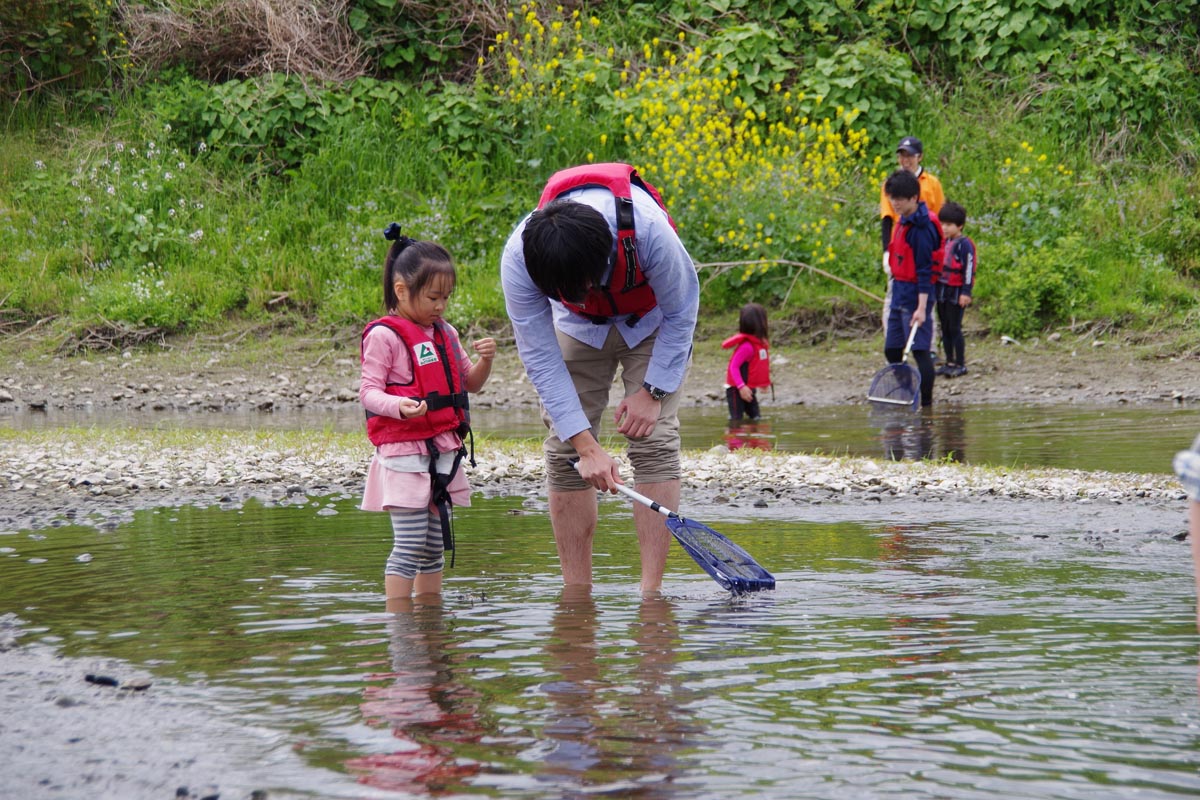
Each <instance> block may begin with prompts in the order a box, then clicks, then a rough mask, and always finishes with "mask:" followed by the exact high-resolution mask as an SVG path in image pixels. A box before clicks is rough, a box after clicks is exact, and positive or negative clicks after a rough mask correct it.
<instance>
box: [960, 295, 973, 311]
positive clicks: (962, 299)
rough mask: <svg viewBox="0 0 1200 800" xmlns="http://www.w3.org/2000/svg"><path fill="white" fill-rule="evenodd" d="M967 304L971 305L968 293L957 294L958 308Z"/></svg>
mask: <svg viewBox="0 0 1200 800" xmlns="http://www.w3.org/2000/svg"><path fill="white" fill-rule="evenodd" d="M969 305H971V295H969V294H960V295H959V296H958V307H959V308H966V307H967V306H969Z"/></svg>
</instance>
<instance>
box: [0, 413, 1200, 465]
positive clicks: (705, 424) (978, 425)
mask: <svg viewBox="0 0 1200 800" xmlns="http://www.w3.org/2000/svg"><path fill="white" fill-rule="evenodd" d="M0 405H3V404H0ZM355 408H357V406H355ZM352 411H353V409H349V410H344V411H342V410H339V411H315V410H297V411H287V412H280V413H264V412H253V411H246V412H222V413H219V414H213V413H199V412H196V413H188V412H162V413H151V412H136V411H134V412H130V411H124V412H113V411H110V410H103V411H92V412H89V411H80V410H69V409H55V410H53V411H48V412H45V413H40V414H32V413H30V412H29V411H28V410H27V409H23V408H7V409H6V408H0V426H6V427H12V428H18V429H20V428H55V427H59V428H61V427H65V426H81V427H92V426H101V427H102V426H131V427H138V428H146V429H157V428H205V427H217V428H227V429H233V430H270V429H275V428H278V429H287V430H304V429H316V430H325V429H332V430H337V431H346V432H350V431H354V432H357V431H360V430H361V429H362V413H361V411H360V412H357V414H355V413H351V412H352ZM870 412H871V409H870V408H869V406H867V405H847V406H824V407H809V406H804V405H795V406H773V407H771V409H770V421H769V423H765V422H764V423H760V424H768V425H769V428H759V429H758V430H754V429H750V428H747V429H746V430H744V431H732V430H731V429H730V426H729V418H728V414H727V413H726V410H725V408H724V407H715V406H703V407H692V408H681V409H680V411H679V416H680V422H681V426H680V435H681V436H682V437H683V446H684V447H686V448H694V449H708V448H710V447H712V446H714V445H716V444H720V443H722V442H725V443H726V444H727V445H730V446H733V445H738V446H741V447H746V446H760V445H766V444H769V445H770V449H775V450H784V451H792V452H796V451H800V452H825V453H835V454H838V455H843V454H844V455H849V456H870V457H878V456H879V454H880V428H881V427H882V426H881V425H880V424H876V422H875V421H874V420H872V419H871V416H870ZM924 413H925V414H926V415H928V416H927V417H926V418H928V419H932V420H933V432H932V434H929V433H928V432H924V433H923V432H921V431H919V430H915V429H914V430H913V431H911V432H910V434H909V436H908V437H907V438H905V436H903V435H902V434H903V431H900V430H894V431H893V432H894V433H898V434H901V435H900V436H899V440H900V441H899V443H900V444H901V445H902V446H903V452H904V456H903V457H904V458H911V457H913V456H910V455H909V453H910V452H912V453H920V452H922V451H924V450H929V449H930V447H929V443H928V441H927V439H928V437H929V436H930V435H932V436H933V438H934V442H933V446H932V450H931V452H932V457H933V458H942V457H946V456H947V455H950V454H953V455H952V456H951V457H952V458H953V459H954V460H956V461H961V462H963V463H971V464H993V465H999V466H1031V467H1062V468H1066V469H1103V470H1108V471H1112V472H1148V473H1166V472H1169V471H1170V469H1171V459H1172V457H1173V456H1174V455H1175V452H1176V451H1177V450H1178V449H1179V448H1180V446H1181V445H1180V443H1181V442H1189V441H1191V440H1192V439H1193V438H1194V437H1195V434H1196V419H1197V409H1196V408H1194V407H1192V408H1188V407H1164V406H1161V405H1159V406H1116V407H1114V406H1076V405H1058V406H1054V405H1024V406H1023V405H1000V404H972V405H960V404H956V403H950V402H943V401H941V400H939V401H938V402H937V403H936V404H934V406H933V408H932V409H927V410H926V411H925V412H924ZM473 422H474V424H475V427H476V433H478V434H482V435H488V436H496V437H505V438H521V439H535V440H540V439H541V437H543V436H544V435H545V429H544V428H543V427H542V425H541V422H540V421H539V420H538V418H537V414H531V413H529V411H528V410H527V409H516V410H513V409H498V408H488V409H480V410H479V411H478V413H477V414H476V415H475V418H474V420H473ZM731 434H732V436H733V440H732V441H731V440H730V439H729V438H727V437H729V436H731ZM921 436H925V437H926V441H925V443H924V444H922V442H921V441H920V438H921ZM759 440H762V441H759ZM751 442H753V444H751ZM895 452H896V453H899V452H900V450H898V449H897V450H896V451H895ZM968 453H969V457H968Z"/></svg>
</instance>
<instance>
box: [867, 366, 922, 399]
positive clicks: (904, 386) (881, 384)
mask: <svg viewBox="0 0 1200 800" xmlns="http://www.w3.org/2000/svg"><path fill="white" fill-rule="evenodd" d="M920 398H921V373H919V372H917V371H916V370H915V369H913V368H912V367H910V366H909V365H908V364H888V365H887V366H886V367H884V368H883V369H881V370H879V372H877V373H875V378H874V379H873V380H872V381H871V388H870V389H868V390H867V399H868V400H870V401H871V402H873V403H882V404H884V405H892V406H911V407H912V408H916V407H917V402H918V401H919V400H920Z"/></svg>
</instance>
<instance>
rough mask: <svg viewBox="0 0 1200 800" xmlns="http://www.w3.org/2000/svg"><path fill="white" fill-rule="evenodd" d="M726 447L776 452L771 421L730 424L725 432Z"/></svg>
mask: <svg viewBox="0 0 1200 800" xmlns="http://www.w3.org/2000/svg"><path fill="white" fill-rule="evenodd" d="M725 446H726V447H728V448H729V449H730V450H731V451H732V450H740V449H742V448H743V447H746V448H749V449H751V450H774V449H775V434H774V433H772V431H771V423H770V421H769V420H761V419H760V420H755V421H753V422H736V423H730V424H729V427H728V428H727V429H726V430H725Z"/></svg>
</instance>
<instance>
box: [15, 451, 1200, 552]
mask: <svg viewBox="0 0 1200 800" xmlns="http://www.w3.org/2000/svg"><path fill="white" fill-rule="evenodd" d="M79 436H80V432H79V431H72V430H69V429H67V430H39V431H20V432H13V431H8V432H4V433H2V434H0V441H2V442H3V448H2V451H0V495H2V496H3V497H4V502H3V504H2V505H3V509H2V510H0V533H12V532H15V531H18V530H25V529H38V528H44V527H48V526H54V525H61V524H64V523H65V522H74V523H79V524H88V525H95V526H99V527H113V526H115V525H117V524H119V523H120V522H121V521H122V520H124V519H127V518H128V517H129V516H131V515H132V514H133V512H134V511H136V510H138V509H142V508H151V507H156V506H177V505H184V504H199V505H214V504H221V503H235V502H240V501H243V500H247V499H252V498H253V499H258V500H261V501H264V502H290V501H291V499H292V498H295V499H298V500H306V499H307V498H308V497H310V496H325V495H335V494H345V495H349V496H356V495H357V494H358V493H359V492H361V489H362V480H363V477H364V476H365V470H366V464H367V461H368V460H369V458H370V449H369V448H368V447H366V446H365V443H364V442H363V440H362V437H361V436H359V435H357V434H338V433H321V432H308V431H304V432H297V431H276V432H238V431H169V430H168V431H150V430H121V429H118V430H91V431H88V432H87V442H86V443H84V442H81V441H79V439H78V437H79ZM477 456H478V466H477V467H475V468H470V478H471V483H472V485H473V486H474V487H475V489H476V490H478V491H481V492H483V493H486V494H489V495H511V496H523V497H539V496H544V491H545V489H544V474H543V470H542V463H541V457H540V451H539V450H538V448H537V446H536V445H534V444H528V445H523V444H512V443H507V442H505V443H499V444H495V445H492V444H490V443H487V442H481V443H480V446H479V448H478V452H477ZM684 461H685V476H684V493H685V496H686V498H687V501H688V503H689V504H690V505H711V504H722V503H736V504H745V505H755V504H757V505H760V506H772V507H777V508H778V507H786V506H788V505H801V504H803V505H810V504H814V503H832V504H844V505H859V504H862V503H887V502H891V501H896V500H943V499H952V498H961V499H970V498H989V499H1007V500H1022V501H1030V500H1035V501H1052V502H1056V503H1078V502H1088V503H1107V504H1114V505H1128V504H1134V505H1177V506H1178V507H1179V508H1181V509H1182V506H1183V504H1182V500H1183V497H1184V495H1183V492H1182V490H1181V488H1180V486H1179V484H1178V482H1177V481H1176V480H1175V479H1174V478H1173V477H1171V476H1169V475H1142V474H1131V473H1110V472H1086V471H1081V470H1059V469H1034V470H1015V469H1006V468H994V467H978V466H970V465H962V464H956V463H944V462H892V461H876V460H874V459H866V458H849V457H842V458H837V457H821V456H812V455H799V454H794V453H781V452H764V451H758V450H754V451H751V450H746V449H742V450H737V451H734V452H729V451H727V450H726V449H725V448H723V447H717V448H713V449H712V450H709V451H705V452H689V453H686V454H685V459H684ZM626 472H628V470H626ZM1181 513H1182V512H1181Z"/></svg>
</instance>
